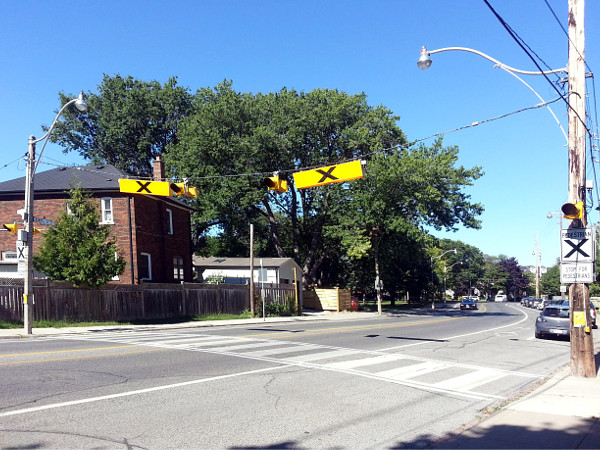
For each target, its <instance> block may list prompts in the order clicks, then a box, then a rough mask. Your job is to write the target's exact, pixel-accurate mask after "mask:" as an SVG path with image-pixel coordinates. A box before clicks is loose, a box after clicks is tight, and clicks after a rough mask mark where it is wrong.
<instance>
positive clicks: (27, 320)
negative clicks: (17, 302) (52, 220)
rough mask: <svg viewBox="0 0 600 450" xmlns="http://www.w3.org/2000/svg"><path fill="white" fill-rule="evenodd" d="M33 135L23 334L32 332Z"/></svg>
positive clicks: (26, 216) (26, 217) (28, 182)
mask: <svg viewBox="0 0 600 450" xmlns="http://www.w3.org/2000/svg"><path fill="white" fill-rule="evenodd" d="M35 143H36V140H35V136H29V145H28V147H29V149H28V152H27V172H26V177H25V208H24V213H23V223H24V229H25V239H24V244H25V245H24V247H25V277H24V279H23V328H24V331H25V334H32V333H33V314H32V307H33V303H34V298H33V189H34V187H33V175H34V173H35V164H36V162H35Z"/></svg>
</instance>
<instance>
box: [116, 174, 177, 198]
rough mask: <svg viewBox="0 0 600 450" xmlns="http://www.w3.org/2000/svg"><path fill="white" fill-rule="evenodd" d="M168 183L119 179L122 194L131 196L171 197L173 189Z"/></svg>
mask: <svg viewBox="0 0 600 450" xmlns="http://www.w3.org/2000/svg"><path fill="white" fill-rule="evenodd" d="M169 185H170V183H169V182H168V181H148V180H128V179H123V178H121V179H119V189H120V191H121V192H129V193H131V194H146V195H160V196H163V197H170V196H171V189H170V187H169Z"/></svg>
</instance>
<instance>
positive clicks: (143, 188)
mask: <svg viewBox="0 0 600 450" xmlns="http://www.w3.org/2000/svg"><path fill="white" fill-rule="evenodd" d="M136 181H137V184H139V185H140V188H139V189H138V192H143V191H146V192H147V193H148V194H152V192H150V189H148V185H149V184H150V183H152V181H146V182H145V183H143V182H142V181H140V180H136Z"/></svg>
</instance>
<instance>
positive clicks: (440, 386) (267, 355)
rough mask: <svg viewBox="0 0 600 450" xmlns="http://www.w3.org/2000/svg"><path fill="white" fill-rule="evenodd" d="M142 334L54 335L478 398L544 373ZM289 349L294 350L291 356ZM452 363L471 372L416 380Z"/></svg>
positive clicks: (243, 341)
mask: <svg viewBox="0 0 600 450" xmlns="http://www.w3.org/2000/svg"><path fill="white" fill-rule="evenodd" d="M140 333H144V332H138V333H135V334H131V333H127V334H125V333H118V334H115V333H114V332H112V333H102V334H94V335H85V336H84V335H74V336H56V337H52V338H54V339H71V340H83V341H104V342H107V341H108V342H115V343H124V344H133V345H140V346H148V347H158V348H170V349H175V350H183V351H196V352H203V353H210V354H216V355H224V356H231V357H238V358H245V359H253V360H259V361H264V362H269V363H274V364H278V365H286V366H299V367H305V368H311V369H316V370H326V371H333V372H338V373H344V374H349V375H355V376H361V377H364V378H370V379H374V380H380V381H385V382H389V383H394V384H399V385H402V386H407V387H412V388H416V389H421V390H425V391H428V392H435V393H444V394H451V395H457V396H461V397H467V398H470V399H475V400H490V399H504V398H505V397H503V396H499V395H494V394H490V393H483V392H476V391H474V389H476V388H477V387H479V386H481V385H485V384H488V383H491V382H492V381H497V380H499V379H502V378H504V377H507V376H516V377H520V378H529V379H537V378H543V375H537V374H531V373H526V372H517V371H510V370H505V369H494V368H489V367H481V366H475V365H470V364H461V363H452V362H446V361H439V360H431V359H426V358H420V357H416V356H407V355H401V354H389V353H384V352H382V351H372V350H357V349H349V348H343V347H334V346H327V345H322V344H308V343H298V342H292V341H274V340H267V339H258V338H249V337H230V336H219V335H202V334H194V333H188V332H176V333H171V334H164V333H151V334H140ZM268 347H270V348H268ZM274 347H275V348H274ZM299 352H311V353H307V354H303V355H293V353H299ZM289 354H292V355H291V356H287V355H289ZM344 357H348V358H349V359H347V360H344V361H331V360H333V359H336V358H344ZM328 360H329V361H328ZM395 362H398V363H401V364H402V366H401V367H395V368H388V369H385V370H380V371H377V372H373V371H371V372H369V369H371V370H373V369H374V368H375V367H376V366H377V365H379V364H384V363H387V364H393V363H395ZM407 363H408V364H407ZM450 368H462V369H468V370H470V371H471V372H469V373H467V374H462V375H457V376H452V377H449V378H448V379H446V380H442V381H439V382H422V381H419V380H417V379H416V378H419V377H420V376H424V375H427V374H430V373H433V372H438V371H443V370H444V369H450Z"/></svg>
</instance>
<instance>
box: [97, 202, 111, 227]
mask: <svg viewBox="0 0 600 450" xmlns="http://www.w3.org/2000/svg"><path fill="white" fill-rule="evenodd" d="M100 205H101V210H102V223H113V201H112V198H111V197H103V198H101V199H100Z"/></svg>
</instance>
